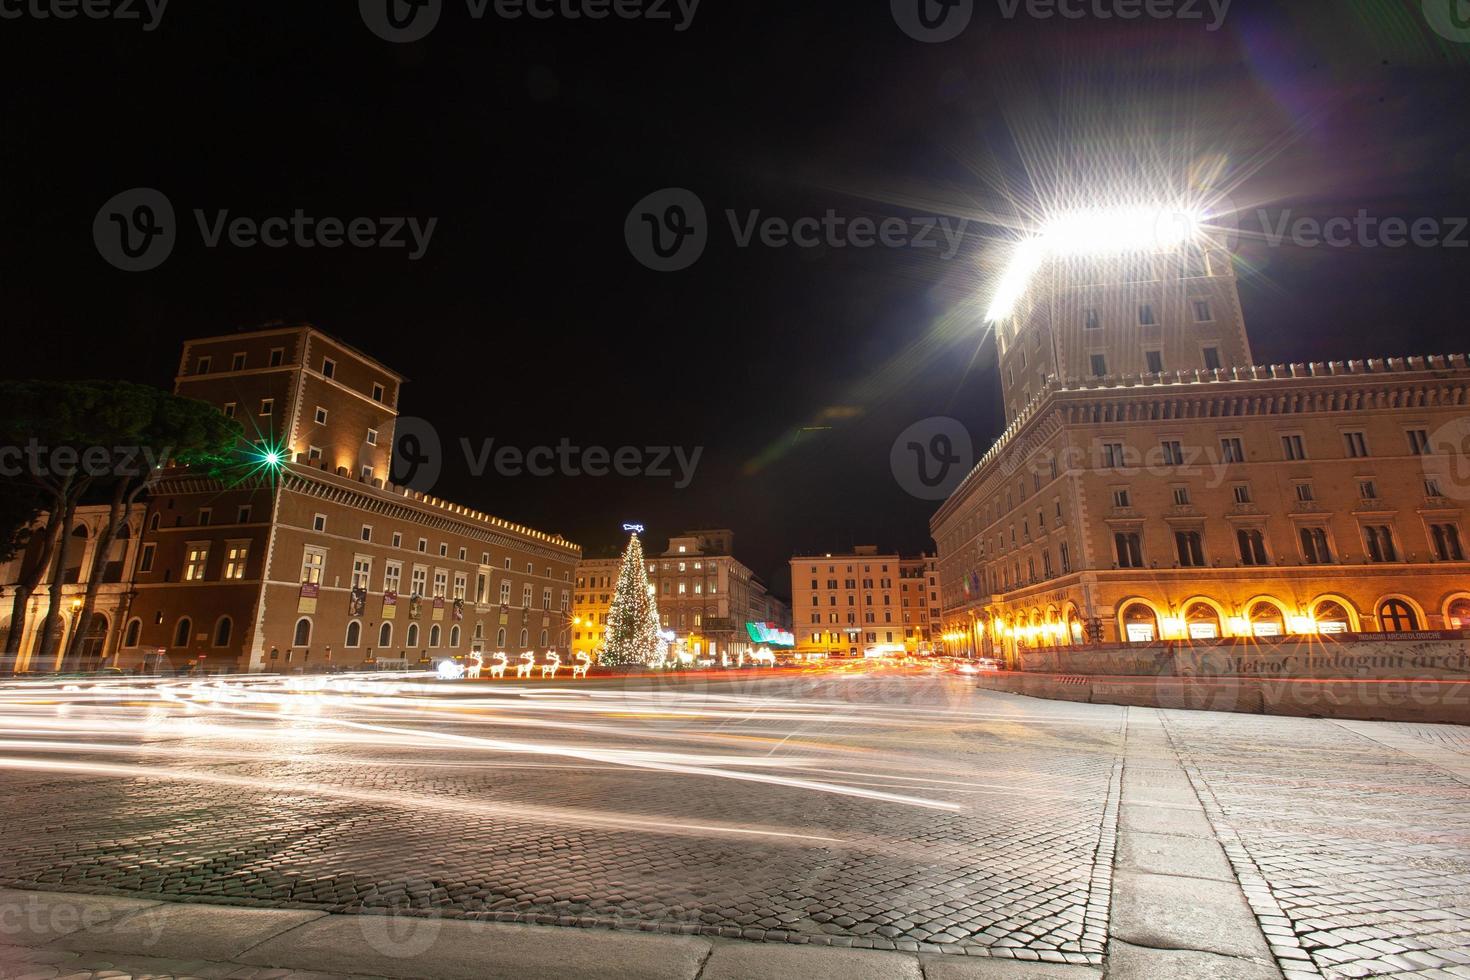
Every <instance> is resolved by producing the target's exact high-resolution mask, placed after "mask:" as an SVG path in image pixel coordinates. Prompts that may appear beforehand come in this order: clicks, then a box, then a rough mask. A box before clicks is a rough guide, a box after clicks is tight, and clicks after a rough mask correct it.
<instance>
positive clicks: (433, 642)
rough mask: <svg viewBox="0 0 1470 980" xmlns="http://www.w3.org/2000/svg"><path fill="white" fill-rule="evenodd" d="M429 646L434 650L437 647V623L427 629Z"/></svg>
mask: <svg viewBox="0 0 1470 980" xmlns="http://www.w3.org/2000/svg"><path fill="white" fill-rule="evenodd" d="M429 646H431V647H434V648H436V649H437V648H438V646H439V624H438V623H435V624H434V625H433V626H430V627H429Z"/></svg>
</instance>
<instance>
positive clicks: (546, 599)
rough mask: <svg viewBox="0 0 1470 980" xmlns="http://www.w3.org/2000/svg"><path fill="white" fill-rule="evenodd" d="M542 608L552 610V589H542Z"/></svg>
mask: <svg viewBox="0 0 1470 980" xmlns="http://www.w3.org/2000/svg"><path fill="white" fill-rule="evenodd" d="M541 608H542V609H550V608H551V590H550V589H542V590H541Z"/></svg>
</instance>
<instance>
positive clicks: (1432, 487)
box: [1424, 476, 1444, 497]
mask: <svg viewBox="0 0 1470 980" xmlns="http://www.w3.org/2000/svg"><path fill="white" fill-rule="evenodd" d="M1424 496H1426V497H1443V496H1444V491H1443V490H1441V489H1440V487H1439V480H1437V479H1435V478H1434V477H1432V476H1431V477H1427V478H1426V479H1425V480H1424Z"/></svg>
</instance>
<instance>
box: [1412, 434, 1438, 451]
mask: <svg viewBox="0 0 1470 980" xmlns="http://www.w3.org/2000/svg"><path fill="white" fill-rule="evenodd" d="M1433 452H1434V447H1432V446H1430V445H1429V433H1428V432H1427V431H1425V430H1424V429H1410V430H1409V454H1410V455H1412V456H1429V455H1431V454H1433Z"/></svg>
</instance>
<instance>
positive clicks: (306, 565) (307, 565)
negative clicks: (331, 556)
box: [301, 545, 327, 585]
mask: <svg viewBox="0 0 1470 980" xmlns="http://www.w3.org/2000/svg"><path fill="white" fill-rule="evenodd" d="M326 569H327V552H326V549H324V548H316V547H312V546H311V545H308V546H307V547H306V548H305V549H304V550H303V551H302V554H301V582H302V584H303V585H321V584H322V575H324V574H325V573H326Z"/></svg>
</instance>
